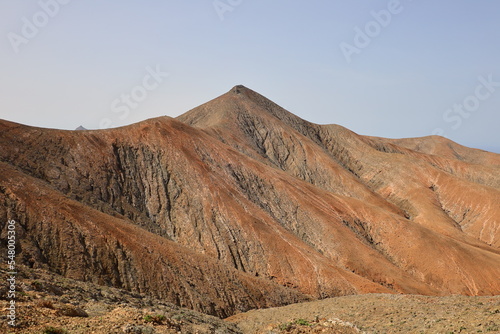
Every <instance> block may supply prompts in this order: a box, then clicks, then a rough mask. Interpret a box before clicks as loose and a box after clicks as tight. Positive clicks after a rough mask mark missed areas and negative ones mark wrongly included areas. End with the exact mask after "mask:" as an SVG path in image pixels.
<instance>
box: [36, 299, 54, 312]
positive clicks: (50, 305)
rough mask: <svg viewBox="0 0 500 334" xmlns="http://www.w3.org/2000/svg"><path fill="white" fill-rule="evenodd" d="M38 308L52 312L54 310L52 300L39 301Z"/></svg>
mask: <svg viewBox="0 0 500 334" xmlns="http://www.w3.org/2000/svg"><path fill="white" fill-rule="evenodd" d="M36 306H38V307H43V308H50V309H51V310H53V309H54V304H53V303H52V302H51V301H50V300H45V299H41V300H38V301H37V302H36Z"/></svg>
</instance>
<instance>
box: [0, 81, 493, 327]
mask: <svg viewBox="0 0 500 334" xmlns="http://www.w3.org/2000/svg"><path fill="white" fill-rule="evenodd" d="M9 220H13V221H15V222H16V224H15V225H16V236H17V238H16V261H17V262H18V263H19V264H23V265H25V266H26V267H27V268H32V269H33V270H44V271H45V272H47V273H54V274H57V275H59V276H61V277H64V278H67V279H73V280H77V281H81V282H87V283H88V284H95V285H97V286H108V287H110V288H111V287H113V288H117V289H122V290H125V291H129V292H130V293H131V294H138V295H141V296H148V297H149V298H153V299H156V300H161V301H163V302H168V303H171V304H174V305H176V306H178V307H183V308H188V309H191V310H194V311H198V312H201V313H204V314H209V315H213V316H217V317H219V318H226V317H229V316H233V315H236V314H240V313H242V312H246V311H249V310H252V309H261V308H270V307H278V306H285V305H288V304H294V303H300V302H306V301H314V300H318V299H325V298H332V297H339V296H350V295H359V294H379V295H381V296H382V295H383V296H386V297H384V298H389V297H387V294H395V295H399V294H407V295H427V296H450V295H463V296H494V295H498V294H499V293H500V280H499V277H500V265H499V264H500V249H499V246H500V232H499V231H500V155H498V154H494V153H490V152H485V151H481V150H476V149H471V148H467V147H463V146H461V145H459V144H457V143H454V142H451V141H449V140H447V139H445V138H442V137H437V136H431V137H424V138H410V139H385V138H378V137H368V136H362V135H358V134H356V133H354V132H352V131H350V130H348V129H346V128H344V127H342V126H340V125H317V124H312V123H310V122H307V121H305V120H302V119H300V118H298V117H297V116H295V115H293V114H292V113H290V112H288V111H286V110H285V109H283V108H281V107H280V106H278V105H277V104H275V103H274V102H272V101H270V100H268V99H267V98H265V97H263V96H262V95H260V94H258V93H256V92H254V91H252V90H250V89H248V88H246V87H243V86H236V87H234V88H233V89H231V90H230V91H229V92H227V93H226V94H223V95H222V96H220V97H218V98H216V99H214V100H212V101H209V102H207V103H206V104H204V105H201V106H199V107H197V108H195V109H193V110H191V111H188V112H187V113H185V114H184V115H181V116H179V117H178V118H176V119H173V118H170V117H159V118H155V119H150V120H146V121H144V122H140V123H137V124H133V125H130V126H126V127H122V128H116V129H108V130H94V131H92V130H81V131H62V130H54V129H41V128H35V127H29V126H24V125H21V124H16V123H12V122H9V121H4V120H1V121H0V221H1V222H2V225H1V230H0V246H1V248H2V249H7V233H8V231H7V224H6V222H7V221H9ZM350 298H353V299H355V298H356V297H350ZM335 300H336V299H335ZM389 300H390V299H389ZM483 303H484V302H483ZM472 304H474V303H472ZM325 317H326V316H325ZM325 319H326V321H327V320H328V319H327V318H325ZM304 320H306V321H309V322H310V321H312V319H304ZM341 320H345V321H351V320H352V318H346V319H341ZM336 325H338V324H336ZM360 325H361V326H364V325H363V324H360ZM363 328H364V327H363ZM481 330H482V329H481Z"/></svg>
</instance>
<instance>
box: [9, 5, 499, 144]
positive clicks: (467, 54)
mask: <svg viewBox="0 0 500 334" xmlns="http://www.w3.org/2000/svg"><path fill="white" fill-rule="evenodd" d="M54 4H57V7H59V8H57V7H55V6H54ZM215 5H218V6H219V7H218V10H217V9H216V8H215ZM47 13H48V14H47ZM374 13H378V14H374ZM387 13H389V15H390V17H389V16H387ZM49 14H50V15H49ZM377 15H378V16H379V17H378V21H377V20H376V18H375V16H377ZM499 17H500V2H498V1H491V0H488V1H487V0H477V1H472V0H468V1H465V0H458V1H456V0H455V1H452V0H443V1H431V0H401V1H397V0H390V1H361V0H344V1H332V0H329V1H327V0H316V1H293V0H288V1H284V0H277V1H269V0H268V1H264V0H252V1H251V0H216V1H214V0H191V1H188V0H175V1H174V0H172V1H169V0H163V1H160V0H149V1H148V0H146V1H131V0H122V1H97V0H72V1H69V0H64V1H63V0H40V1H22V0H19V1H6V0H5V1H1V2H0V118H3V119H7V120H11V121H15V122H19V123H24V124H29V125H35V126H41V127H50V128H62V129H74V128H76V127H77V126H79V125H83V126H84V127H86V128H89V129H95V128H100V127H102V126H103V125H106V126H113V127H114V126H120V125H125V124H130V123H134V122H137V121H141V120H144V119H147V118H151V117H156V116H160V115H169V116H177V115H179V114H182V113H184V112H186V111H187V110H189V109H191V108H193V107H195V106H197V105H199V104H201V103H204V102H206V101H208V100H210V99H212V98H215V97H217V96H218V95H221V94H223V93H225V92H226V91H228V90H229V89H230V88H231V87H232V86H234V85H237V84H243V85H245V86H247V87H249V88H251V89H253V90H256V91H257V92H259V93H261V94H263V95H265V96H267V97H268V98H270V99H272V100H273V101H275V102H276V103H278V104H280V105H281V106H283V107H285V108H286V109H288V110H289V111H290V112H293V113H295V114H297V115H299V116H300V117H302V118H305V119H307V120H309V121H312V122H316V123H336V124H340V125H343V126H346V127H348V128H349V129H351V130H353V131H356V132H358V133H360V134H366V135H376V136H382V137H391V138H400V137H416V136H425V135H430V134H432V133H433V132H435V131H437V132H439V133H443V134H444V135H446V136H447V137H448V138H450V139H452V140H454V141H457V142H458V143H460V144H463V145H466V146H471V147H477V148H482V149H486V150H490V151H495V152H499V153H500V127H499V124H500V19H499ZM31 25H32V26H31ZM356 27H357V28H359V29H356ZM30 28H31V30H30ZM33 28H34V29H35V30H33ZM357 31H358V32H359V31H361V32H362V34H367V35H366V36H361V37H360V34H359V33H358V32H357ZM363 38H365V40H363ZM366 38H368V39H369V43H368V42H367V40H366ZM342 43H343V44H342ZM356 43H357V44H356ZM363 43H364V44H368V45H364V44H363ZM347 44H349V45H350V46H351V47H352V48H351V49H349V50H351V51H352V50H353V48H357V51H356V52H357V53H352V54H350V55H349V56H348V57H346V56H345V54H344V53H345V50H346V49H345V46H346V45H347ZM342 45H343V46H344V53H343V51H342V49H341V46H342ZM347 58H350V62H349V61H347ZM156 70H158V71H159V72H161V73H165V72H168V76H166V75H164V74H160V75H159V76H157V79H158V80H154V77H150V74H149V73H150V72H152V71H153V72H154V71H156ZM488 81H489V82H490V83H489V84H488V83H487V82H488ZM485 82H486V84H485ZM146 88H147V89H146ZM126 95H129V98H128V100H125V97H126ZM130 96H132V97H130ZM464 103H465V107H463V108H462V109H460V107H459V106H458V107H456V106H455V105H460V104H464ZM447 110H448V111H447ZM437 129H441V130H437Z"/></svg>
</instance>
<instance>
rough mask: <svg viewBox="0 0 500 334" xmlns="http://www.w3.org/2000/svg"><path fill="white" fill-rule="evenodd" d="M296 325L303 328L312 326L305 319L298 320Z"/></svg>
mask: <svg viewBox="0 0 500 334" xmlns="http://www.w3.org/2000/svg"><path fill="white" fill-rule="evenodd" d="M295 323H296V324H297V325H301V326H311V324H310V323H309V321H307V320H304V319H297V320H295Z"/></svg>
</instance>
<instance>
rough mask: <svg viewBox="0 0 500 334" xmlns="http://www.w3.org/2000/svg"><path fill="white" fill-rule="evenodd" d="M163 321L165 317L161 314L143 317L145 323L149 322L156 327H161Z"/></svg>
mask: <svg viewBox="0 0 500 334" xmlns="http://www.w3.org/2000/svg"><path fill="white" fill-rule="evenodd" d="M165 320H166V317H165V316H164V315H162V314H156V315H151V314H147V315H145V316H144V321H145V322H151V323H153V324H156V325H162V324H163V322H164V321H165Z"/></svg>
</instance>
